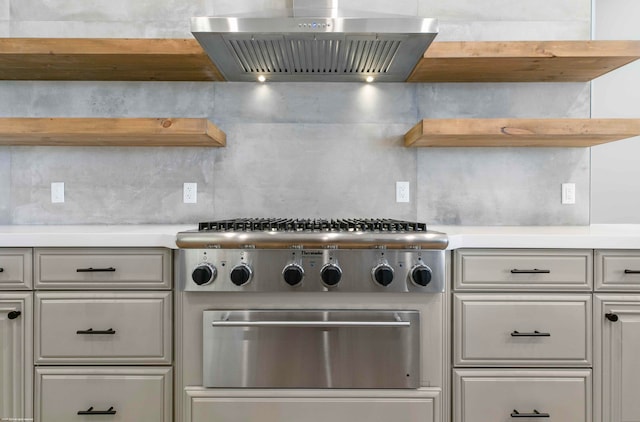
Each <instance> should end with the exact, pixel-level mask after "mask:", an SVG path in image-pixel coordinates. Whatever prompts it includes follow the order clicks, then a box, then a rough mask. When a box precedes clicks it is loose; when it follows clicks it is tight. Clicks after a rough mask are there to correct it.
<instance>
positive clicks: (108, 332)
mask: <svg viewBox="0 0 640 422" xmlns="http://www.w3.org/2000/svg"><path fill="white" fill-rule="evenodd" d="M115 333H116V330H114V329H113V328H109V329H108V330H102V331H100V330H94V329H93V328H89V329H88V330H78V331H76V334H115Z"/></svg>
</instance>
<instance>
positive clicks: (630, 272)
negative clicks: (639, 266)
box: [624, 270, 640, 274]
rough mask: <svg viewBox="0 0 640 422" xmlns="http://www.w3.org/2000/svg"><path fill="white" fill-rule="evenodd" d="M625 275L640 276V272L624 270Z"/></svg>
mask: <svg viewBox="0 0 640 422" xmlns="http://www.w3.org/2000/svg"><path fill="white" fill-rule="evenodd" d="M624 273H625V274H640V270H624Z"/></svg>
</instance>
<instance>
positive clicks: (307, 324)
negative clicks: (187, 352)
mask: <svg viewBox="0 0 640 422" xmlns="http://www.w3.org/2000/svg"><path fill="white" fill-rule="evenodd" d="M211 325H212V326H214V327H296V328H366V327H374V328H398V327H405V328H408V327H411V321H212V322H211Z"/></svg>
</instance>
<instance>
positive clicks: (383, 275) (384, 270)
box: [371, 263, 393, 287]
mask: <svg viewBox="0 0 640 422" xmlns="http://www.w3.org/2000/svg"><path fill="white" fill-rule="evenodd" d="M371 277H372V278H373V281H375V282H376V283H377V284H379V285H381V286H383V287H387V286H388V285H389V284H391V282H392V281H393V268H392V267H391V265H389V264H386V263H380V264H378V265H376V266H375V267H373V269H372V270H371Z"/></svg>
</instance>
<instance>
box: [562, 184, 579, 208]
mask: <svg viewBox="0 0 640 422" xmlns="http://www.w3.org/2000/svg"><path fill="white" fill-rule="evenodd" d="M575 203H576V184H575V183H563V184H562V204H563V205H573V204H575Z"/></svg>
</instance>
